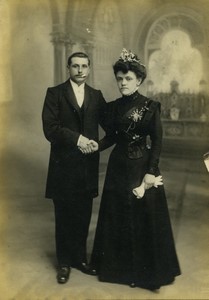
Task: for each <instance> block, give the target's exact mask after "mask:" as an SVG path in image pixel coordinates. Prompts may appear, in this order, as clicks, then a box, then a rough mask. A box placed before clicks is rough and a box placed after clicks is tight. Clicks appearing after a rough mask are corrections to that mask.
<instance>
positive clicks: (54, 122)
mask: <svg viewBox="0 0 209 300" xmlns="http://www.w3.org/2000/svg"><path fill="white" fill-rule="evenodd" d="M84 91H85V92H84V103H83V106H82V107H81V108H80V107H79V106H78V104H77V101H76V97H75V94H74V92H73V89H72V86H71V83H70V81H69V80H68V81H66V82H65V83H62V84H60V85H58V86H56V87H52V88H48V90H47V94H46V98H45V102H44V107H43V113H42V120H43V130H44V134H45V137H46V138H47V140H48V141H49V142H50V143H51V153H50V160H49V169H48V178H47V186H46V198H52V199H53V201H54V205H55V220H56V250H57V258H58V262H59V264H60V265H76V264H79V263H80V262H81V261H86V239H87V234H88V228H89V223H90V218H91V211H92V199H93V198H94V197H96V196H97V195H98V169H99V152H98V151H96V152H94V153H92V154H86V155H85V154H83V153H82V152H81V151H80V150H79V149H78V146H77V142H78V138H79V136H80V135H81V134H82V135H83V136H85V137H87V138H88V139H91V140H94V141H98V136H99V132H98V127H99V126H98V125H99V124H100V125H101V126H102V127H103V128H104V122H103V120H104V116H105V110H106V103H105V100H104V98H103V96H102V93H101V91H99V90H95V89H93V88H92V87H90V86H89V85H87V84H85V90H84ZM63 220H64V221H63ZM63 227H64V228H63Z"/></svg>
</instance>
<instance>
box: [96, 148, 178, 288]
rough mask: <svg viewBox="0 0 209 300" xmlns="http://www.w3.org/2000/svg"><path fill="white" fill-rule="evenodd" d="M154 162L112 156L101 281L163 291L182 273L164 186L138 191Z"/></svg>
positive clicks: (99, 245)
mask: <svg viewBox="0 0 209 300" xmlns="http://www.w3.org/2000/svg"><path fill="white" fill-rule="evenodd" d="M148 159H149V155H148V154H147V155H146V153H145V155H144V156H143V158H140V159H137V160H135V161H134V160H130V159H128V158H127V156H126V155H125V154H123V153H122V152H121V151H120V149H118V148H117V147H116V148H115V149H114V150H113V152H112V153H111V156H110V159H109V163H108V168H107V174H106V179H105V184H104V190H103V194H102V199H101V205H100V211H99V217H98V223H97V229H96V234H95V240H94V246H93V252H92V257H91V264H92V265H93V266H94V267H95V268H96V269H97V271H98V274H99V275H98V277H99V280H100V281H104V282H112V283H120V284H128V285H131V284H132V283H134V284H135V285H136V286H138V287H142V288H146V289H158V288H160V287H161V286H163V285H167V284H170V283H172V282H173V281H174V279H175V276H177V275H180V267H179V263H178V259H177V255H176V250H175V245H174V239H173V233H172V228H171V222H170V217H169V211H168V207H167V201H166V195H165V191H164V187H163V186H159V187H158V188H155V187H152V188H150V189H149V190H146V192H145V195H144V197H143V198H142V199H137V198H136V197H135V196H134V194H133V193H132V189H133V188H134V187H136V184H137V182H138V184H137V185H140V182H139V181H140V180H142V178H143V176H144V174H145V173H146V165H147V162H148ZM136 174H137V175H136ZM159 174H160V173H159V170H158V173H157V175H159Z"/></svg>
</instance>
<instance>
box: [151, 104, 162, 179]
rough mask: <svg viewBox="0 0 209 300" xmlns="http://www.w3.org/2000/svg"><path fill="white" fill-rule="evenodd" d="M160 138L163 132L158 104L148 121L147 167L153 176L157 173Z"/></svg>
mask: <svg viewBox="0 0 209 300" xmlns="http://www.w3.org/2000/svg"><path fill="white" fill-rule="evenodd" d="M162 136H163V130H162V123H161V118H160V103H158V105H157V107H156V109H155V112H154V115H153V117H152V119H151V121H150V139H151V150H150V154H151V155H150V160H149V165H148V173H149V174H153V175H155V173H156V171H157V168H158V164H159V158H160V153H161V148H162Z"/></svg>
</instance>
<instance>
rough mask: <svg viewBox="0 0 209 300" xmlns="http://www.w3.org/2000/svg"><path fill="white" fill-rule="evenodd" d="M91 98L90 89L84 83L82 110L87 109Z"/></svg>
mask: <svg viewBox="0 0 209 300" xmlns="http://www.w3.org/2000/svg"><path fill="white" fill-rule="evenodd" d="M90 99H91V91H90V89H89V87H88V85H87V84H85V90H84V111H86V110H87V108H88V105H89V103H90Z"/></svg>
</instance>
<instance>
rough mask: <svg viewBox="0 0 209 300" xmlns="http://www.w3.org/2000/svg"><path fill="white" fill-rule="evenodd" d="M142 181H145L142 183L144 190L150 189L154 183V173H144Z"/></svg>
mask: <svg viewBox="0 0 209 300" xmlns="http://www.w3.org/2000/svg"><path fill="white" fill-rule="evenodd" d="M144 183H145V185H144V188H145V190H148V189H150V188H151V187H152V186H153V185H154V183H155V175H152V174H146V175H145V176H144Z"/></svg>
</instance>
